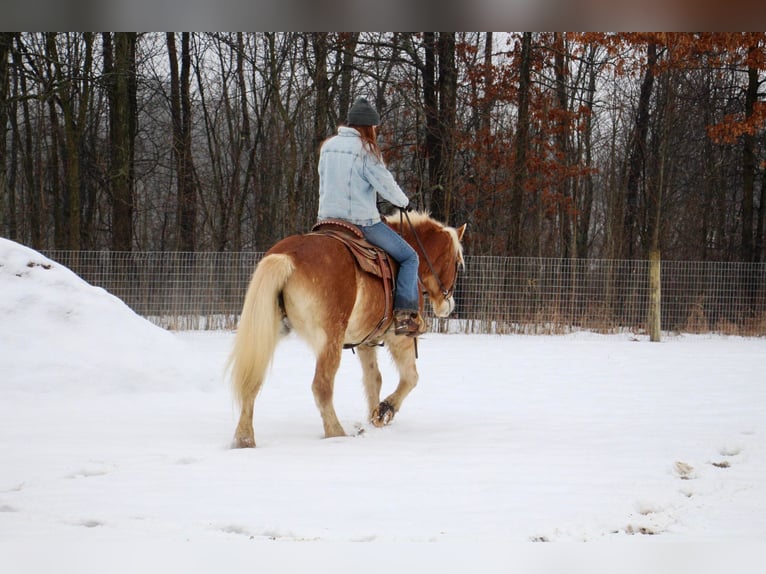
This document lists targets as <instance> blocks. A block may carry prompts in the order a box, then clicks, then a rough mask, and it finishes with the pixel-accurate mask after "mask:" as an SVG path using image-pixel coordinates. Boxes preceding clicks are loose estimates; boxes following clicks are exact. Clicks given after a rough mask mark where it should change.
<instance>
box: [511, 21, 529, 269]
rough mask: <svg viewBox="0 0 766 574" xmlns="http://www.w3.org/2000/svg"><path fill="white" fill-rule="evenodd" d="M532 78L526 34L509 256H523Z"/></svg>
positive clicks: (521, 60)
mask: <svg viewBox="0 0 766 574" xmlns="http://www.w3.org/2000/svg"><path fill="white" fill-rule="evenodd" d="M531 74H532V33H531V32H524V34H523V35H522V39H521V54H520V61H519V99H518V124H517V126H516V137H515V138H514V147H515V152H516V153H515V155H514V159H513V166H512V175H511V209H510V225H509V229H508V255H510V256H512V257H514V256H519V255H520V254H521V224H522V221H523V215H524V214H523V213H522V208H523V205H524V193H525V192H524V188H525V186H526V181H527V152H528V151H529V88H530V80H531Z"/></svg>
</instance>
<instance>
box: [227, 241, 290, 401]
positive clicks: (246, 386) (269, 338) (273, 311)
mask: <svg viewBox="0 0 766 574" xmlns="http://www.w3.org/2000/svg"><path fill="white" fill-rule="evenodd" d="M294 269H295V266H294V264H293V261H292V259H291V258H290V256H289V255H283V254H272V255H267V256H266V257H264V258H263V259H262V260H261V262H260V263H259V264H258V266H257V267H256V269H255V272H254V273H253V277H252V279H250V285H249V286H248V288H247V294H246V295H245V303H244V305H243V306H242V316H241V317H240V319H239V325H238V327H237V335H236V337H235V339H234V348H233V349H232V351H231V354H230V355H229V360H228V362H227V368H229V369H231V380H232V386H233V390H234V396H235V397H236V398H237V401H238V402H239V404H240V405H243V404H244V403H245V401H253V400H255V397H256V395H257V394H258V391H259V390H260V388H261V385H262V384H263V379H264V377H265V375H266V370H267V369H268V367H269V365H270V364H271V359H272V357H273V356H274V350H275V349H276V346H277V343H278V342H279V338H280V336H279V334H280V330H281V322H282V317H281V311H280V308H279V294H280V292H281V291H282V289H283V288H284V286H285V283H287V280H288V278H289V277H290V275H291V274H292V272H293V271H294Z"/></svg>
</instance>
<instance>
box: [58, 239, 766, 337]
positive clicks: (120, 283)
mask: <svg viewBox="0 0 766 574" xmlns="http://www.w3.org/2000/svg"><path fill="white" fill-rule="evenodd" d="M45 254H46V255H47V256H48V257H50V258H51V259H53V260H55V261H58V262H59V263H61V264H63V265H65V266H67V267H69V268H70V269H72V270H73V271H74V272H75V273H77V274H78V275H80V276H81V277H82V278H83V279H85V280H86V281H88V282H89V283H91V284H93V285H97V286H99V287H103V288H104V289H106V290H107V291H109V292H110V293H112V294H114V295H116V296H117V297H119V298H120V299H122V300H123V301H125V303H127V304H128V305H129V306H130V307H131V308H132V309H133V310H134V311H136V313H138V314H140V315H142V316H144V317H146V318H147V319H149V320H150V321H152V322H153V323H155V324H157V325H160V326H162V327H164V328H168V329H174V330H189V329H231V328H234V327H235V326H236V323H237V320H238V318H239V312H240V309H241V306H242V302H243V300H244V294H245V290H246V288H247V284H248V281H249V278H250V275H251V274H252V271H253V269H255V266H256V264H257V263H258V261H259V260H260V258H261V256H262V253H252V252H237V253H210V252H203V253H182V252H107V251H99V252H83V251H80V252H74V251H48V252H46V253H45ZM649 295H650V294H649V262H648V261H642V260H631V261H626V260H593V259H546V258H523V257H519V258H514V257H480V256H467V257H466V266H465V269H464V271H463V272H462V273H461V275H460V278H459V280H458V285H457V289H456V292H455V298H456V302H457V307H456V311H455V313H454V314H453V315H452V316H451V317H450V318H448V319H437V318H435V317H432V316H429V320H430V328H431V330H432V331H436V332H464V333H566V332H570V331H573V330H581V329H585V330H593V331H598V332H604V333H608V332H617V331H626V330H627V331H634V332H642V331H644V330H645V329H646V322H647V318H648V312H649V308H648V307H649ZM661 317H662V329H663V330H665V331H678V332H693V333H703V332H705V333H706V332H717V333H725V334H739V335H748V336H766V264H746V263H722V262H691V261H663V262H662V282H661Z"/></svg>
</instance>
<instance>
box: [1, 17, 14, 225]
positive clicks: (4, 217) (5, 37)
mask: <svg viewBox="0 0 766 574" xmlns="http://www.w3.org/2000/svg"><path fill="white" fill-rule="evenodd" d="M12 45H13V33H12V32H0V235H6V234H7V233H8V229H9V227H10V226H9V224H8V223H7V222H8V220H9V219H10V206H11V205H12V203H13V202H12V200H11V195H12V193H13V192H12V191H11V190H10V189H8V187H7V186H6V181H7V174H8V145H7V141H8V140H7V138H6V129H7V127H6V126H7V125H8V115H9V114H8V108H9V103H10V102H9V101H8V93H9V90H8V89H9V87H10V74H9V73H8V58H9V56H10V53H11V46H12Z"/></svg>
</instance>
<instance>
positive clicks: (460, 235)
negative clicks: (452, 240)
mask: <svg viewBox="0 0 766 574" xmlns="http://www.w3.org/2000/svg"><path fill="white" fill-rule="evenodd" d="M466 227H468V224H467V223H464V224H463V225H461V226H460V227H458V228H457V230H456V231H457V238H458V241H463V234H464V233H465V228H466Z"/></svg>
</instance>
